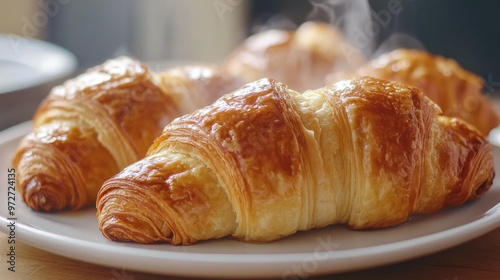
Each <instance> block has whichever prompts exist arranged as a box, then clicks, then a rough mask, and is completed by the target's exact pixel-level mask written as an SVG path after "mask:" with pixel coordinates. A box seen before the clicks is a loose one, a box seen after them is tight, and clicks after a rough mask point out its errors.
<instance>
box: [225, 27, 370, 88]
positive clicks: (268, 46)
mask: <svg viewBox="0 0 500 280" xmlns="http://www.w3.org/2000/svg"><path fill="white" fill-rule="evenodd" d="M353 50H354V51H353ZM364 61H365V58H364V56H363V54H362V53H361V51H359V50H357V49H355V48H354V47H353V46H352V45H350V44H349V43H348V42H347V41H346V40H345V38H344V37H343V36H342V34H341V33H340V31H339V30H337V29H336V28H334V27H332V26H330V25H328V24H326V23H320V22H306V23H304V24H302V25H301V26H300V27H299V28H298V29H297V30H295V31H292V32H289V31H283V30H268V31H264V32H260V33H257V34H255V35H253V36H251V37H249V38H248V39H247V40H246V41H245V42H244V43H243V44H242V45H241V46H240V47H239V48H238V49H237V50H235V52H234V53H233V54H231V55H230V56H229V57H228V59H227V61H226V63H225V68H226V69H227V71H228V72H230V73H232V74H234V75H236V76H239V77H242V78H243V79H244V80H245V81H247V82H252V81H255V80H258V79H261V78H273V79H276V80H278V81H281V82H283V83H285V84H286V85H288V86H290V87H291V88H293V89H296V90H299V91H304V90H307V89H313V88H320V87H323V86H324V85H325V77H326V75H327V74H328V73H330V72H332V71H333V70H347V69H349V70H351V69H354V68H356V67H358V66H360V65H361V64H363V63H364Z"/></svg>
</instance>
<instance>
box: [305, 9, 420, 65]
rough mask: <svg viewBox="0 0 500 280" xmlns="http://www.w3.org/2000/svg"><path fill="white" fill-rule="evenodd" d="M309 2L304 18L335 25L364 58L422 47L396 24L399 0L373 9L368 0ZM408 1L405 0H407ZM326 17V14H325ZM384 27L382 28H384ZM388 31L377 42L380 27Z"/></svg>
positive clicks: (380, 30) (399, 11) (399, 10)
mask: <svg viewBox="0 0 500 280" xmlns="http://www.w3.org/2000/svg"><path fill="white" fill-rule="evenodd" d="M309 2H310V3H311V5H312V6H313V9H312V11H311V12H310V13H309V15H308V16H307V20H323V21H325V20H326V21H327V22H329V23H330V24H331V25H332V26H334V27H336V28H338V29H339V30H340V31H341V32H342V33H343V34H344V36H345V37H346V38H347V40H348V41H349V42H350V43H351V44H352V45H353V46H354V47H355V48H356V49H357V50H358V51H359V52H362V53H364V54H365V56H366V57H368V58H374V57H377V56H379V55H380V54H382V53H385V52H389V51H392V50H394V49H397V48H413V49H425V47H424V45H423V44H422V43H421V42H420V41H418V40H417V39H416V38H415V37H413V36H411V35H409V34H405V33H404V32H395V31H396V28H399V27H400V26H399V24H398V18H399V14H400V13H401V12H402V11H403V10H404V9H405V7H404V5H403V2H402V1H400V0H390V1H387V5H386V6H385V7H383V8H382V9H380V10H378V11H375V10H372V9H371V8H370V4H369V3H368V0H326V1H324V0H309ZM407 4H409V3H407ZM325 17H326V18H325ZM384 29H385V30H384ZM387 29H390V30H389V31H391V33H392V34H391V35H390V36H389V38H388V39H386V40H385V41H383V42H382V43H381V44H379V45H378V46H377V39H378V38H379V37H380V35H381V33H382V31H385V32H387V31H388V30H387Z"/></svg>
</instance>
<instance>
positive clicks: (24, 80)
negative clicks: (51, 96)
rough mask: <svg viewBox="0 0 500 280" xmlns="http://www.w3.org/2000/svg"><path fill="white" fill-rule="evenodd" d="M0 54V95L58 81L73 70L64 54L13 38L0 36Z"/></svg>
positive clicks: (56, 48) (52, 47) (72, 63)
mask: <svg viewBox="0 0 500 280" xmlns="http://www.w3.org/2000/svg"><path fill="white" fill-rule="evenodd" d="M0 50H2V51H1V52H0V94H5V93H9V92H14V91H19V90H22V89H26V88H30V87H34V86H38V85H41V84H45V83H48V82H51V81H54V80H58V79H60V78H63V77H65V76H67V75H69V74H71V73H72V72H73V71H75V69H76V66H77V62H76V58H75V56H74V55H73V54H71V53H70V52H68V51H67V50H65V49H63V48H61V47H59V46H56V45H53V44H50V43H48V42H44V41H40V40H36V39H30V38H25V37H22V36H17V35H13V34H9V35H5V34H4V35H2V34H0Z"/></svg>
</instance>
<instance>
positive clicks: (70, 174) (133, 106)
mask: <svg viewBox="0 0 500 280" xmlns="http://www.w3.org/2000/svg"><path fill="white" fill-rule="evenodd" d="M240 85H241V84H240V82H239V80H238V79H236V78H234V77H232V76H230V75H229V74H227V73H225V72H224V71H222V70H221V69H219V68H217V67H215V66H184V67H181V68H174V69H171V70H168V71H165V72H162V73H154V72H153V71H151V70H150V69H149V68H148V67H147V66H145V65H142V64H140V63H139V62H138V61H135V60H132V59H130V58H127V57H119V58H116V59H113V60H109V61H107V62H105V63H104V64H102V65H100V66H98V67H95V68H92V69H89V70H88V71H87V72H86V73H84V74H82V75H80V76H78V77H76V78H75V79H72V80H69V81H67V82H65V83H64V84H63V85H62V86H58V87H55V88H54V89H53V90H52V91H51V93H50V94H49V96H48V97H47V98H46V100H44V102H42V104H41V105H40V107H39V109H38V111H37V113H36V114H35V116H34V119H33V131H32V132H31V133H29V134H28V135H27V136H26V137H25V138H24V139H23V140H22V142H21V144H20V145H19V147H18V150H17V152H16V154H15V156H14V159H13V166H14V167H15V168H16V170H17V174H18V176H17V177H16V179H17V186H18V189H19V190H20V192H21V194H22V197H23V200H24V201H25V202H26V204H27V205H28V206H29V207H31V208H32V209H34V210H40V211H56V210H63V209H72V210H75V209H79V208H82V207H85V206H87V205H90V204H92V203H94V202H95V199H96V196H97V191H98V190H99V188H100V187H101V186H102V183H103V182H104V181H105V180H107V179H109V178H110V177H111V176H112V175H114V174H116V173H118V171H120V170H121V169H123V168H125V167H126V166H128V165H130V164H131V163H133V162H135V161H137V160H139V159H140V158H141V157H143V156H144V155H145V154H146V151H147V149H148V147H149V146H150V145H151V143H153V140H154V138H155V137H157V136H159V135H160V134H161V131H162V129H163V128H164V127H165V125H166V124H167V123H169V122H170V121H171V120H172V119H174V118H175V117H177V116H179V115H181V114H185V113H190V112H192V111H194V110H195V109H196V108H199V107H203V106H206V105H208V104H210V103H212V102H213V101H214V100H215V99H217V98H218V97H219V96H220V95H222V93H228V92H229V91H231V90H234V89H236V88H237V87H239V86H240Z"/></svg>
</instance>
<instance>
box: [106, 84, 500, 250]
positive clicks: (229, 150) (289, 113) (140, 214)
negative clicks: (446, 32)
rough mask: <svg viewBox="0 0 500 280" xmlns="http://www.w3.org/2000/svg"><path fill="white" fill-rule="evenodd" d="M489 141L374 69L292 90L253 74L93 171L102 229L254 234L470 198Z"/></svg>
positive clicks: (372, 222)
mask: <svg viewBox="0 0 500 280" xmlns="http://www.w3.org/2000/svg"><path fill="white" fill-rule="evenodd" d="M493 176H494V170H493V155H492V149H491V146H490V144H489V143H488V142H487V141H486V140H485V139H484V138H483V137H482V136H481V135H480V134H479V133H478V132H477V131H476V130H475V129H474V128H472V127H471V126H469V125H468V124H466V123H465V122H463V121H462V120H459V119H455V118H449V117H445V116H440V115H439V109H438V107H436V106H435V104H434V103H433V102H431V101H430V100H429V99H427V98H426V97H424V96H423V94H422V93H421V91H420V90H419V89H417V88H415V87H410V86H406V85H404V84H401V83H397V82H387V81H382V80H377V79H373V78H368V77H364V78H358V79H353V80H345V81H341V82H339V83H336V84H334V85H330V86H327V87H325V88H321V89H318V90H313V91H306V92H304V93H302V94H301V93H298V92H295V91H293V90H289V89H287V87H286V86H284V85H283V84H281V83H278V82H275V81H273V80H269V79H262V80H259V81H256V82H254V83H250V84H247V85H246V86H244V87H242V88H241V89H239V90H237V91H235V92H233V93H232V94H228V95H225V96H223V97H222V98H221V99H219V100H218V101H216V102H215V103H214V104H213V105H211V106H208V107H205V108H204V109H200V110H198V111H196V112H194V113H192V114H191V115H187V116H183V117H181V118H178V119H176V120H175V121H173V122H172V123H171V124H170V125H168V126H167V127H166V128H165V130H164V131H163V134H162V135H161V136H160V137H158V138H157V139H156V140H155V141H154V144H153V145H152V146H151V147H150V149H149V151H148V155H147V156H146V157H145V158H144V159H142V160H140V161H138V162H136V163H134V164H132V165H130V166H129V167H127V168H125V169H124V170H123V171H122V172H120V173H119V174H117V175H116V176H114V177H112V178H111V179H110V180H108V181H106V182H105V184H104V185H103V187H102V188H101V190H100V191H99V194H98V198H97V217H98V221H99V227H100V230H101V231H102V233H103V234H104V236H106V237H107V238H108V239H111V240H119V241H136V242H143V243H155V242H169V243H172V244H193V243H195V242H197V241H199V240H206V239H213V238H220V237H224V236H232V237H234V238H237V239H240V240H243V241H252V242H267V241H272V240H276V239H279V238H282V237H284V236H288V235H290V234H293V233H295V232H296V231H305V230H309V229H312V228H318V227H324V226H327V225H331V224H337V223H341V224H347V225H348V226H349V227H351V228H355V229H364V228H380V227H388V226H394V225H398V224H401V223H403V222H405V221H407V219H408V217H409V216H410V215H411V214H414V213H432V212H435V211H438V210H440V209H442V208H444V207H449V206H454V205H459V204H462V203H464V202H465V201H468V200H471V199H476V198H479V197H480V196H482V195H483V193H484V192H485V191H486V190H488V188H489V187H490V186H491V184H492V179H493Z"/></svg>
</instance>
